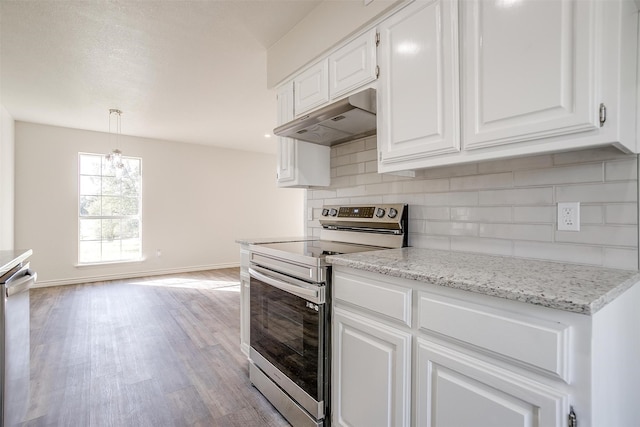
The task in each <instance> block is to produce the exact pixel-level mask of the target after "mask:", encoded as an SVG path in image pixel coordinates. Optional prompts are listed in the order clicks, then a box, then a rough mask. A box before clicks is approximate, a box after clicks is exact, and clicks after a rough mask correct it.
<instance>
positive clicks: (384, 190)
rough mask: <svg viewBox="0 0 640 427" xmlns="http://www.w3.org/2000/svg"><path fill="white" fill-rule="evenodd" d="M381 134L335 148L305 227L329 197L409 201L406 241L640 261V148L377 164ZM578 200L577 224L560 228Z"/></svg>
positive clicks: (620, 263)
mask: <svg viewBox="0 0 640 427" xmlns="http://www.w3.org/2000/svg"><path fill="white" fill-rule="evenodd" d="M376 156H377V151H376V140H375V138H367V139H360V140H357V141H353V142H349V143H346V144H341V145H337V146H335V147H332V149H331V186H330V187H326V188H312V189H309V190H308V191H307V209H308V210H309V220H308V222H307V227H308V230H307V232H308V234H309V235H312V236H319V234H320V224H319V222H318V218H319V216H320V212H321V208H322V206H323V205H324V204H358V203H363V204H364V203H407V204H409V245H410V246H413V247H419V248H435V249H446V250H454V251H466V252H478V253H486V254H495V255H506V256H516V257H524V258H535V259H544V260H552V261H563V262H571V263H579V264H590V265H599V266H606V267H614V268H623V269H633V270H636V269H638V156H636V155H633V154H624V153H622V152H620V151H619V150H617V149H616V148H613V147H605V148H597V149H589V150H583V151H574V152H566V153H558V154H548V155H540V156H532V157H521V158H515V159H508V160H499V161H485V162H480V163H470V164H463V165H456V166H447V167H438V168H433V169H425V170H420V171H417V172H416V176H415V177H408V176H399V175H390V174H378V173H377V162H376ZM558 202H580V220H581V221H580V231H578V232H574V231H558V230H557V226H556V211H557V203H558Z"/></svg>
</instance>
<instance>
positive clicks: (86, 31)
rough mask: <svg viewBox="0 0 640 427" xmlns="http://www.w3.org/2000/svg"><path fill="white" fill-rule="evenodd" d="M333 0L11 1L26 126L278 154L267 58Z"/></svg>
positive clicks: (0, 35)
mask: <svg viewBox="0 0 640 427" xmlns="http://www.w3.org/2000/svg"><path fill="white" fill-rule="evenodd" d="M320 2H321V0H290V1H279V0H262V1H250V0H235V1H220V0H208V1H206V0H205V1H159V0H156V1H133V0H129V1H108V2H107V1H94V0H92V1H64V0H63V1H50V0H44V1H11V0H2V1H0V61H1V64H0V102H1V103H2V105H4V107H5V108H6V109H7V110H8V111H9V113H10V114H11V115H12V116H13V118H14V119H16V120H21V121H27V122H34V123H43V124H49V125H55V126H64V127H69V128H77V129H87V130H95V131H102V132H106V131H108V127H109V113H108V110H109V109H110V108H119V109H121V110H122V111H123V114H122V133H123V134H126V135H134V136H141V137H148V138H155V139H162V140H170V141H178V142H186V143H196V144H205V145H212V146H219V147H226V148H233V149H239V150H246V151H259V152H267V153H273V152H275V138H270V139H267V138H265V134H267V133H270V132H271V131H272V129H273V128H274V127H275V124H276V104H275V94H274V92H273V91H270V90H267V87H266V86H267V83H266V56H267V53H266V49H267V48H268V47H269V46H271V45H272V44H273V43H274V42H276V41H277V40H278V39H280V38H281V37H282V36H283V35H284V34H286V33H287V32H288V31H289V30H290V29H291V28H293V27H294V26H295V24H296V23H297V22H299V21H300V20H301V19H302V18H303V17H304V16H306V15H307V14H308V13H309V12H310V11H311V10H312V9H313V8H314V7H316V6H317V5H318V4H319V3H320Z"/></svg>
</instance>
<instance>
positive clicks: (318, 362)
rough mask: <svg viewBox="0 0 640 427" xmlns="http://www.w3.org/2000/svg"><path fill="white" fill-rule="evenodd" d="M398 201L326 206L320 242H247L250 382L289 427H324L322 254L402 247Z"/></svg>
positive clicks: (403, 210) (325, 284)
mask: <svg viewBox="0 0 640 427" xmlns="http://www.w3.org/2000/svg"><path fill="white" fill-rule="evenodd" d="M407 217H408V207H407V205H402V204H385V205H367V206H363V205H358V206H325V207H324V208H323V210H322V217H321V219H320V224H321V225H322V230H321V233H320V239H318V240H310V241H297V242H283V243H272V244H256V245H250V247H249V251H250V268H249V274H250V288H249V289H250V296H249V300H250V312H251V317H250V338H249V340H250V353H249V359H250V364H249V375H250V379H251V382H252V383H253V384H254V385H255V386H256V388H258V390H260V391H261V392H262V394H264V395H265V396H266V397H267V399H269V401H270V402H271V403H272V404H273V406H275V407H276V409H278V411H280V413H281V414H282V415H283V416H284V417H285V418H287V420H288V421H289V422H290V423H291V424H292V425H293V426H295V427H300V426H303V427H305V426H316V427H317V426H328V425H329V424H330V412H331V411H330V406H329V402H330V396H329V391H330V386H329V380H330V376H331V375H330V360H329V358H330V355H331V349H330V343H331V339H330V331H331V329H330V328H331V323H330V321H331V312H330V311H331V310H330V309H331V295H330V294H331V269H330V266H329V265H327V263H326V261H325V256H326V255H328V254H340V253H353V252H362V251H371V250H381V249H388V248H400V247H403V246H407V237H408V233H407Z"/></svg>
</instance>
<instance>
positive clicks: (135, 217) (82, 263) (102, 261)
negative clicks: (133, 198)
mask: <svg viewBox="0 0 640 427" xmlns="http://www.w3.org/2000/svg"><path fill="white" fill-rule="evenodd" d="M82 156H96V157H100V158H101V159H104V157H105V156H104V155H103V154H99V153H87V152H79V153H78V170H77V178H78V193H77V194H78V205H77V209H78V210H77V215H78V238H77V243H78V256H77V259H78V264H77V265H78V266H91V265H100V264H118V263H128V262H136V261H142V260H143V257H142V246H143V241H142V235H143V233H142V180H143V171H142V158H140V157H130V156H122V160H123V161H124V160H137V161H139V164H140V178H139V183H138V184H139V191H138V210H137V214H136V215H122V214H112V215H102V212H101V215H83V214H82V212H81V208H82V196H83V195H82V194H81V181H82V177H83V176H99V177H100V178H101V179H103V178H105V177H111V176H110V175H106V174H105V171H104V170H103V168H104V164H105V163H104V160H103V161H101V169H100V175H88V174H82V173H81V169H80V164H81V159H82ZM94 196H95V197H99V198H102V197H104V196H105V194H104V193H103V190H102V187H101V190H100V194H98V195H94ZM83 219H94V220H131V219H133V220H137V221H138V239H139V248H138V252H137V254H136V255H135V256H129V257H127V256H122V255H123V251H122V242H123V240H126V239H124V238H122V236H120V238H119V239H117V240H119V241H120V255H121V257H119V258H118V259H105V257H104V253H103V252H102V250H103V245H100V247H101V252H100V260H96V261H83V260H82V259H81V255H82V252H81V242H83V241H90V240H88V239H82V232H81V223H82V220H83ZM101 233H102V231H101ZM101 237H102V239H100V240H93V241H97V242H105V241H106V240H107V239H105V238H104V236H102V235H101Z"/></svg>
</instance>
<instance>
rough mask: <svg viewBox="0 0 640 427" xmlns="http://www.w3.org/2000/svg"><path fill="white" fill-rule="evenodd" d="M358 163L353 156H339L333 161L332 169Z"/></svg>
mask: <svg viewBox="0 0 640 427" xmlns="http://www.w3.org/2000/svg"><path fill="white" fill-rule="evenodd" d="M353 163H357V162H356V161H355V159H354V156H353V155H352V154H350V155H346V156H338V157H334V158H333V159H331V167H332V168H337V167H338V166H345V165H351V164H353Z"/></svg>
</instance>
